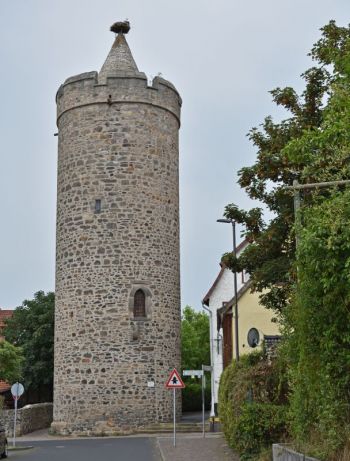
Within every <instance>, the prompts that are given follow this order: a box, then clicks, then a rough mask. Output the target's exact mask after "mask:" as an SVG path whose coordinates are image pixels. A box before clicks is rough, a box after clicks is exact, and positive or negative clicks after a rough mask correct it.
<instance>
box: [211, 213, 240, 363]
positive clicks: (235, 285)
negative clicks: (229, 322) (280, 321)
mask: <svg viewBox="0 0 350 461" xmlns="http://www.w3.org/2000/svg"><path fill="white" fill-rule="evenodd" d="M216 222H220V223H225V224H231V225H232V237H233V254H234V256H237V251H236V221H234V220H233V219H217V220H216ZM233 275H234V279H233V280H234V295H235V352H236V360H237V362H238V361H239V341H238V300H237V272H236V271H234V272H233Z"/></svg>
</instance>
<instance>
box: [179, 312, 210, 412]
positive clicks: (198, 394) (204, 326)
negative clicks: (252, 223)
mask: <svg viewBox="0 0 350 461" xmlns="http://www.w3.org/2000/svg"><path fill="white" fill-rule="evenodd" d="M181 358H182V360H181V362H182V363H181V368H182V370H201V369H202V365H203V364H204V365H209V364H210V340H209V317H208V315H207V314H206V313H204V312H197V311H195V310H194V309H192V308H191V307H190V306H186V307H185V309H184V310H183V313H182V321H181ZM184 381H185V384H186V387H185V389H183V391H182V410H183V411H200V410H201V408H202V384H201V381H200V379H198V378H195V379H191V378H184ZM210 392H211V391H210V380H207V386H206V393H205V402H206V408H207V409H208V408H209V405H210V398H211V394H210Z"/></svg>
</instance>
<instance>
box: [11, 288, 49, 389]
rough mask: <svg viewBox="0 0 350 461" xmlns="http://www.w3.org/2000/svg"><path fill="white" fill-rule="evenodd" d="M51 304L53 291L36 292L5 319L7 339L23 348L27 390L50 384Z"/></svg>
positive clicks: (24, 375) (24, 378)
mask: <svg viewBox="0 0 350 461" xmlns="http://www.w3.org/2000/svg"><path fill="white" fill-rule="evenodd" d="M54 304H55V295H54V293H47V294H45V293H44V292H43V291H38V292H37V293H35V295H34V299H32V300H25V301H23V303H22V305H21V306H19V307H17V308H16V309H15V310H14V313H13V316H12V317H11V318H9V319H8V320H7V321H6V326H5V329H4V333H3V334H4V336H5V338H6V340H7V341H9V342H11V343H12V344H14V345H15V346H19V347H21V349H22V351H23V355H24V363H23V381H24V385H25V387H26V389H31V390H37V389H41V388H43V387H46V388H49V389H52V387H53V350H54Z"/></svg>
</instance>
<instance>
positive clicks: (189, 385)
mask: <svg viewBox="0 0 350 461" xmlns="http://www.w3.org/2000/svg"><path fill="white" fill-rule="evenodd" d="M185 384H186V387H185V389H183V390H182V411H201V410H202V384H201V383H197V382H186V383H185ZM210 402H211V390H210V385H208V384H207V386H206V388H205V409H206V410H209V409H210Z"/></svg>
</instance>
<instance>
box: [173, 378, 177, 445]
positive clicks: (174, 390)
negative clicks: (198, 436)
mask: <svg viewBox="0 0 350 461" xmlns="http://www.w3.org/2000/svg"><path fill="white" fill-rule="evenodd" d="M175 392H176V389H175V387H174V389H173V396H174V447H176V403H175V400H176V399H175Z"/></svg>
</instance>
